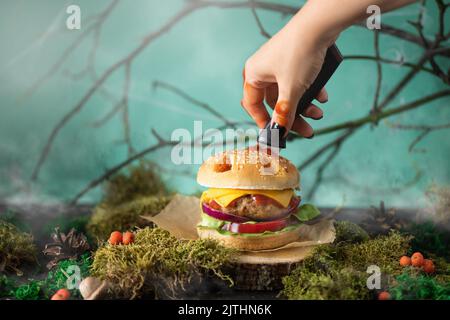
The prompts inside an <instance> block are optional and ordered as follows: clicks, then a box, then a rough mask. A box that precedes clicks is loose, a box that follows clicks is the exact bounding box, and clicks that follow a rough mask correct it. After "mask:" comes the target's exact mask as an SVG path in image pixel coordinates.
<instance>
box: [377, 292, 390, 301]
mask: <svg viewBox="0 0 450 320" xmlns="http://www.w3.org/2000/svg"><path fill="white" fill-rule="evenodd" d="M378 300H391V295H390V294H389V292H387V291H382V292H380V293H379V294H378Z"/></svg>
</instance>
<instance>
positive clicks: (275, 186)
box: [197, 148, 320, 251]
mask: <svg viewBox="0 0 450 320" xmlns="http://www.w3.org/2000/svg"><path fill="white" fill-rule="evenodd" d="M197 182H198V183H199V184H200V185H202V186H204V187H207V188H209V189H207V190H206V191H204V192H203V194H202V196H201V198H200V203H201V210H202V212H201V220H200V222H199V223H198V225H197V232H198V235H199V237H200V238H202V239H205V238H209V239H215V240H217V241H219V242H220V243H221V244H222V245H224V246H226V247H232V248H236V249H239V250H252V251H253V250H268V249H274V248H278V247H282V246H284V245H287V244H289V243H291V242H295V241H296V240H298V239H299V237H300V226H301V225H302V223H304V222H306V221H308V220H311V219H314V218H316V217H317V216H318V215H319V214H320V213H319V211H318V210H317V208H315V207H314V206H312V205H308V204H305V205H302V206H300V201H301V198H300V196H299V195H297V194H296V190H299V188H300V174H299V172H298V170H297V168H296V167H295V166H294V165H293V164H292V163H291V162H290V161H289V160H287V159H286V158H283V157H281V156H279V155H277V156H276V157H275V156H272V155H271V154H270V153H264V152H261V151H259V150H258V149H256V148H254V149H249V148H247V149H242V150H232V151H227V152H223V153H220V154H218V155H215V156H212V157H210V158H209V159H208V160H206V161H205V162H204V163H203V164H202V165H201V166H200V169H199V171H198V175H197Z"/></svg>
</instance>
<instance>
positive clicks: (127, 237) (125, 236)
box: [122, 231, 134, 245]
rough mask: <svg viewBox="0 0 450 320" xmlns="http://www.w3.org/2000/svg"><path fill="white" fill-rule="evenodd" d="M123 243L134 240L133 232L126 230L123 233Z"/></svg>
mask: <svg viewBox="0 0 450 320" xmlns="http://www.w3.org/2000/svg"><path fill="white" fill-rule="evenodd" d="M122 242H123V244H126V245H128V244H130V243H133V242H134V233H133V232H130V231H127V232H125V233H124V234H123V239H122Z"/></svg>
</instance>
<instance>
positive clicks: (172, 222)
mask: <svg viewBox="0 0 450 320" xmlns="http://www.w3.org/2000/svg"><path fill="white" fill-rule="evenodd" d="M200 212H201V210H200V199H199V198H197V197H193V196H184V195H181V194H177V195H175V196H174V198H173V199H172V200H171V201H170V202H169V204H168V205H167V206H166V207H165V208H164V209H163V210H162V211H161V212H160V213H159V214H157V215H155V216H143V218H144V219H147V220H150V221H152V222H154V223H155V224H156V225H157V226H158V227H160V228H162V229H165V230H167V231H169V232H170V234H172V235H173V236H175V237H177V238H178V239H185V240H195V239H198V235H197V229H196V225H197V223H198V222H199V221H200ZM335 234H336V233H335V230H334V226H333V220H326V219H323V220H320V219H319V220H318V221H317V222H316V223H315V224H313V225H307V224H303V225H302V226H301V227H300V230H299V239H298V241H296V242H292V243H290V244H288V245H285V246H283V247H280V248H277V249H272V250H262V251H240V252H239V254H238V257H237V259H238V262H240V263H251V264H261V263H262V264H276V263H295V262H298V261H301V260H303V259H304V258H305V257H307V256H308V254H309V253H310V252H311V250H312V249H313V248H314V246H317V245H320V244H325V243H331V242H333V241H334V239H335Z"/></svg>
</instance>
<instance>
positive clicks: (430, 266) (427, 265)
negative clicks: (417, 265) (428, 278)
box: [423, 259, 436, 273]
mask: <svg viewBox="0 0 450 320" xmlns="http://www.w3.org/2000/svg"><path fill="white" fill-rule="evenodd" d="M423 271H425V272H426V273H434V272H435V271H436V268H435V267H434V263H433V261H432V260H430V259H425V260H423Z"/></svg>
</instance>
